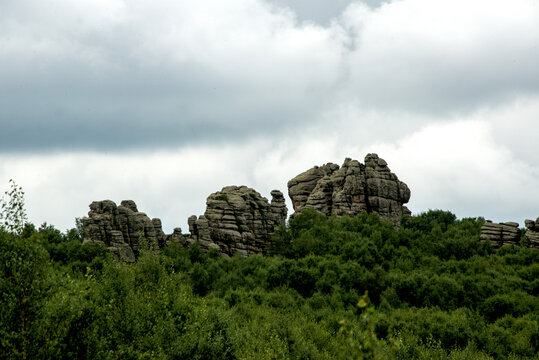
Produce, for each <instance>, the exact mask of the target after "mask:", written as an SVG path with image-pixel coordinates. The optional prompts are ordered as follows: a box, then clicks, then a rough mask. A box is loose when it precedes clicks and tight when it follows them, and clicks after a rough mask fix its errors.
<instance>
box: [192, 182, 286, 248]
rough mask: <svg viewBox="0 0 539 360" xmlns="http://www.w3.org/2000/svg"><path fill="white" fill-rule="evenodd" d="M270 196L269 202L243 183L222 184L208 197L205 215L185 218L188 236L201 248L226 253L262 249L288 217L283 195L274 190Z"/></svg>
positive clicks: (267, 244) (266, 246)
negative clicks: (189, 234) (240, 184)
mask: <svg viewBox="0 0 539 360" xmlns="http://www.w3.org/2000/svg"><path fill="white" fill-rule="evenodd" d="M271 195H272V200H271V204H270V203H269V202H268V200H267V199H266V198H264V197H262V196H261V195H260V194H259V193H258V192H256V191H255V190H253V189H251V188H248V187H246V186H227V187H224V188H223V189H222V190H221V191H219V192H216V193H213V194H211V195H210V196H209V197H208V198H207V200H206V211H205V213H204V215H202V216H200V217H198V218H197V217H196V216H191V217H190V218H189V219H188V224H189V231H190V232H191V238H192V239H193V240H194V241H195V242H198V243H199V244H200V246H201V247H202V248H203V249H212V248H213V249H217V250H219V251H220V252H221V253H223V254H226V255H229V256H232V255H234V254H236V253H239V254H241V255H242V256H248V255H250V254H255V253H263V252H265V251H266V250H267V249H268V246H269V244H270V240H271V235H272V234H273V232H274V231H275V229H276V228H277V227H278V226H279V225H281V224H284V223H285V221H286V216H287V208H286V205H285V200H284V196H283V194H282V193H281V192H280V191H278V190H273V191H272V192H271Z"/></svg>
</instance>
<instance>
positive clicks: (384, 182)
mask: <svg viewBox="0 0 539 360" xmlns="http://www.w3.org/2000/svg"><path fill="white" fill-rule="evenodd" d="M288 194H289V196H290V199H291V200H292V205H293V207H294V213H295V214H297V213H300V212H301V211H302V210H303V209H305V208H312V209H315V210H317V211H319V212H321V213H323V214H326V215H328V216H329V215H331V214H335V215H345V214H347V215H350V216H355V215H357V214H359V213H360V212H362V211H366V212H368V213H371V212H377V213H378V214H379V215H380V217H381V218H383V219H386V220H389V221H391V222H392V223H394V224H395V226H396V227H398V226H400V221H401V218H402V215H403V214H409V213H410V211H409V210H408V209H407V208H406V207H405V206H404V204H405V203H407V202H408V201H409V200H410V189H409V188H408V186H407V185H406V184H405V183H404V182H402V181H400V180H399V179H398V177H397V175H395V174H394V173H392V172H391V170H390V169H389V167H388V166H387V162H386V161H385V160H383V159H381V158H379V157H378V155H376V154H368V155H367V156H366V157H365V164H362V163H360V162H359V161H357V160H352V159H350V158H347V159H345V160H344V163H343V165H342V166H341V167H339V166H338V165H336V164H333V163H328V164H325V165H323V166H315V167H313V168H311V169H309V170H307V171H305V172H303V173H301V174H299V175H298V176H296V177H295V178H293V179H292V180H290V181H289V182H288Z"/></svg>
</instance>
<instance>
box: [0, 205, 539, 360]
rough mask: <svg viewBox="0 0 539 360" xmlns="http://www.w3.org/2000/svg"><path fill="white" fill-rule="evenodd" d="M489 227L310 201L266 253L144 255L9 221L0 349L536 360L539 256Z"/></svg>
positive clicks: (161, 355)
mask: <svg viewBox="0 0 539 360" xmlns="http://www.w3.org/2000/svg"><path fill="white" fill-rule="evenodd" d="M482 223H483V220H482V219H480V218H478V219H462V220H458V219H456V217H455V216H454V215H453V214H451V213H449V212H445V211H440V210H435V211H429V212H427V213H424V214H420V215H417V216H411V217H405V218H404V219H403V223H402V227H401V228H400V229H399V230H396V229H395V228H394V226H393V225H392V224H391V223H388V222H385V221H383V220H381V219H380V218H379V217H378V216H377V215H376V214H372V215H368V214H360V215H358V216H356V217H347V216H343V217H334V216H332V217H329V218H326V217H325V216H322V215H320V214H318V213H316V212H313V211H305V212H304V213H303V214H301V215H298V216H296V217H295V218H294V219H293V220H291V221H290V223H289V224H288V225H287V226H283V227H281V228H280V229H279V231H277V232H276V233H275V234H274V241H273V245H274V246H273V248H272V249H271V251H270V255H266V256H262V255H256V256H251V257H249V258H245V259H244V258H240V257H232V258H225V257H223V256H221V255H219V254H218V253H217V252H215V251H210V252H209V253H204V252H203V251H202V250H201V249H200V248H199V247H197V246H193V247H191V248H189V249H186V248H183V247H182V246H180V245H170V246H168V247H166V248H164V249H163V250H162V251H161V252H160V253H159V254H156V253H154V252H151V251H149V250H145V251H142V252H141V254H140V255H139V258H138V261H137V262H136V263H135V264H123V263H118V262H116V261H115V260H114V259H112V257H111V256H109V255H108V251H107V250H106V249H105V248H104V247H102V246H100V245H97V244H82V242H81V239H80V229H78V230H77V229H72V230H70V231H67V232H66V233H65V234H64V233H62V232H60V231H58V230H56V229H55V228H54V227H52V226H49V225H46V224H44V225H43V226H41V227H40V228H39V229H36V228H35V227H34V226H33V225H31V224H27V225H26V226H25V228H24V229H23V230H22V231H21V232H20V233H17V234H15V233H9V232H6V231H5V230H2V231H0V261H1V262H0V304H1V306H2V312H1V315H0V316H1V318H0V320H1V323H0V341H1V342H0V358H5V359H13V358H28V359H30V358H41V359H72V358H77V359H86V358H91V359H145V358H147V359H252V358H260V359H285V358H291V359H350V358H354V359H355V358H362V357H363V358H372V357H373V356H374V357H375V358H380V359H385V358H387V359H393V358H396V359H447V358H450V359H488V358H495V359H502V358H503V359H504V358H511V357H513V358H537V353H538V352H539V301H538V299H537V295H538V291H539V290H538V289H539V285H538V284H539V280H538V275H539V252H538V251H537V250H530V249H524V248H520V247H512V246H510V247H504V248H502V249H500V250H499V251H498V252H493V250H492V248H490V246H489V245H488V244H483V243H481V242H479V241H478V238H479V230H480V227H481V224H482ZM366 292H367V293H368V297H367V296H366V295H365V293H366Z"/></svg>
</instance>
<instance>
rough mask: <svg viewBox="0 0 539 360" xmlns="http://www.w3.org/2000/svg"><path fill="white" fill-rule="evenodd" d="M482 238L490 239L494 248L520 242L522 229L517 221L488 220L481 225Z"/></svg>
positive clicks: (484, 239)
mask: <svg viewBox="0 0 539 360" xmlns="http://www.w3.org/2000/svg"><path fill="white" fill-rule="evenodd" d="M480 239H481V240H482V241H490V243H491V244H492V247H493V248H494V249H499V248H501V247H502V246H504V245H518V244H519V243H520V229H519V228H518V223H516V222H503V223H499V224H497V223H493V222H492V221H490V220H487V221H486V222H485V223H484V224H483V226H482V227H481V235H480Z"/></svg>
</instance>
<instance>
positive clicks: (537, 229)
mask: <svg viewBox="0 0 539 360" xmlns="http://www.w3.org/2000/svg"><path fill="white" fill-rule="evenodd" d="M525 224H526V228H528V229H527V230H526V241H527V243H528V247H530V248H532V249H539V218H537V220H535V221H533V220H526V221H525Z"/></svg>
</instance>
